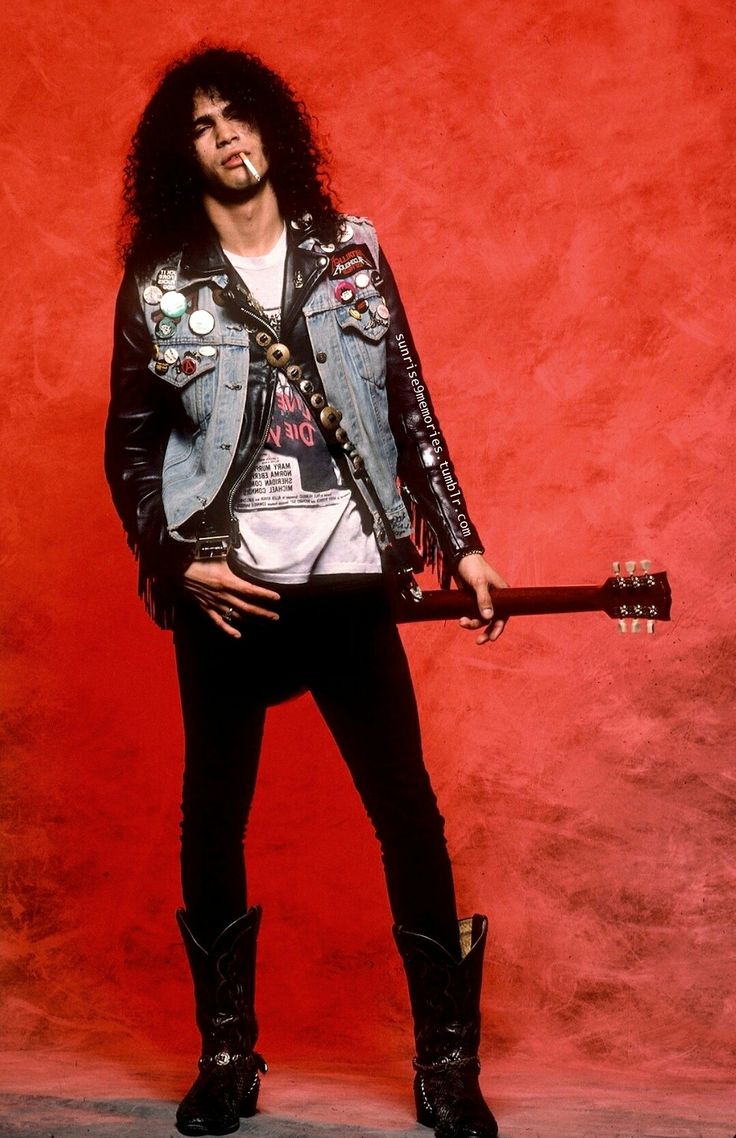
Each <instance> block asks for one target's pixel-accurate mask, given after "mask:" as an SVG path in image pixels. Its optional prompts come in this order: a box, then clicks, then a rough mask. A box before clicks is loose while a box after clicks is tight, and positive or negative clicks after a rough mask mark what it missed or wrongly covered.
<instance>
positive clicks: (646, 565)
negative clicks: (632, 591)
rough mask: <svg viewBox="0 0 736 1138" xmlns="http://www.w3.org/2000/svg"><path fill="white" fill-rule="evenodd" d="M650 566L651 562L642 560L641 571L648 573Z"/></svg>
mask: <svg viewBox="0 0 736 1138" xmlns="http://www.w3.org/2000/svg"><path fill="white" fill-rule="evenodd" d="M651 567H652V563H651V561H642V562H641V571H642V573H648V572H649V570H650V569H651Z"/></svg>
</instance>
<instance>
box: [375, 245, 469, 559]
mask: <svg viewBox="0 0 736 1138" xmlns="http://www.w3.org/2000/svg"><path fill="white" fill-rule="evenodd" d="M379 272H380V274H381V276H382V277H383V282H382V284H381V285H380V289H381V292H382V293H383V296H384V299H385V302H386V304H387V306H388V308H389V312H390V318H391V322H390V330H389V334H388V343H387V348H386V352H387V358H386V385H387V392H388V400H389V418H390V424H391V431H392V434H393V436H394V439H395V440H396V446H397V449H398V452H399V459H398V476H399V480H400V482H401V483H402V486H403V487H404V490H405V491H407V490H408V495H409V498H410V506H411V507H412V511H413V512H414V513H415V514H418V515H419V516H420V517H421V519H422V520H423V522H424V523H426V524H427V525H428V526H429V527H430V529H431V531H432V533H433V534H434V537H435V538H436V540H437V542H438V543H439V547H440V549H441V551H442V556H443V560H444V562H445V573H444V574H443V576H445V577H446V576H448V570H449V571H450V572H451V571H453V570H454V569H455V566H456V565H457V563H458V561H459V560H460V558H461V557H464V556H465V555H466V554H468V553H471V552H473V553H482V552H483V551H484V546H483V543H482V542H481V540H480V535H479V533H478V531H477V529H476V528H475V526H474V525H473V523H472V522H471V521H470V518H469V516H468V510H467V506H466V504H465V497H464V495H463V493H462V490H461V488H460V483H459V480H458V477H457V475H456V474H455V469H454V466H453V463H452V458H451V456H450V452H449V448H448V446H447V442H446V440H445V437H444V435H443V434H442V430H441V428H440V424H439V420H438V419H437V415H436V413H435V410H434V407H433V405H432V400H431V397H430V394H429V391H428V389H427V384H426V382H425V380H424V377H423V374H422V367H421V363H420V360H419V355H418V353H417V349H416V346H415V344H414V340H413V337H412V334H411V329H410V328H409V322H408V320H407V318H406V313H405V311H404V306H403V304H402V302H401V297H400V296H399V291H398V288H397V286H396V281H395V279H394V276H393V273H392V272H391V268H390V266H389V264H388V262H387V261H386V258H385V256H384V254H383V252H382V251H381V253H380V260H379ZM417 528H419V527H417V525H416V523H415V530H416V529H417ZM419 544H420V545H422V544H423V543H422V541H421V538H420V541H419ZM425 544H426V543H425Z"/></svg>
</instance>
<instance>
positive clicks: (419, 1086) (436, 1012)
mask: <svg viewBox="0 0 736 1138" xmlns="http://www.w3.org/2000/svg"><path fill="white" fill-rule="evenodd" d="M487 934H488V920H487V918H486V917H481V916H479V915H478V914H477V913H476V915H475V916H474V917H472V918H467V919H466V920H462V921H460V945H461V959H460V961H459V962H458V961H457V960H455V959H454V958H453V957H452V956H451V954H450V953H449V952H448V951H447V949H446V948H444V947H443V946H442V945H441V944H439V943H438V942H437V941H435V940H432V939H431V938H430V937H428V936H423V935H422V934H421V933H412V932H409V931H408V930H407V929H405V928H401V927H399V926H396V927H395V928H394V937H395V940H396V945H397V947H398V949H399V953H400V954H401V958H402V960H403V963H404V968H405V970H406V979H407V984H408V987H409V1001H410V1003H411V1010H412V1016H413V1018H414V1037H415V1041H416V1049H417V1053H416V1057H415V1059H414V1071H415V1075H414V1099H415V1102H416V1109H417V1121H418V1122H421V1123H422V1124H423V1125H424V1126H433V1127H434V1129H435V1133H436V1135H437V1138H496V1136H497V1135H498V1126H497V1125H496V1120H495V1118H494V1117H493V1115H492V1114H491V1112H490V1110H489V1109H488V1107H487V1106H486V1103H485V1101H484V1099H483V1095H482V1094H481V1091H480V1087H479V1086H478V1075H479V1073H480V1063H479V1061H478V1047H479V1044H480V989H481V980H482V975H483V950H484V948H485V943H486V937H487Z"/></svg>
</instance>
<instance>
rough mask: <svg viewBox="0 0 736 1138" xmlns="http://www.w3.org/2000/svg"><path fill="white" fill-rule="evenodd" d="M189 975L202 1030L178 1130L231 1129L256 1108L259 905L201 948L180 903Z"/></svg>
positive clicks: (208, 1131)
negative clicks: (195, 1069) (196, 1068)
mask: <svg viewBox="0 0 736 1138" xmlns="http://www.w3.org/2000/svg"><path fill="white" fill-rule="evenodd" d="M176 919H177V921H178V924H179V929H180V931H181V935H182V938H183V940H184V947H185V949H186V953H187V958H188V960H189V967H190V969H191V972H192V980H193V981H194V1000H195V1005H196V1017H197V1027H198V1028H199V1031H200V1034H201V1036H202V1054H201V1057H200V1060H199V1074H198V1075H197V1079H196V1081H195V1082H194V1084H193V1085H192V1087H191V1088H190V1090H189V1091H188V1092H187V1094H186V1095H185V1097H184V1098H183V1100H182V1102H181V1103H180V1105H179V1109H178V1110H177V1112H176V1128H177V1130H178V1131H179V1132H180V1133H181V1134H232V1132H233V1131H234V1130H237V1129H238V1128H239V1126H240V1119H241V1118H247V1117H248V1116H249V1115H251V1114H255V1111H256V1101H257V1099H258V1088H259V1084H260V1076H259V1072H264V1073H265V1071H266V1064H265V1062H264V1060H263V1058H262V1056H260V1055H259V1054H258V1053H257V1052H255V1051H254V1050H253V1048H254V1047H255V1044H256V1039H257V1038H258V1024H257V1022H256V1014H255V1010H254V1007H253V1001H254V995H255V971H256V938H257V936H258V927H259V925H260V923H261V909H260V908H252V909H249V910H248V912H247V913H245V914H244V915H243V916H242V917H238V919H237V920H236V921H233V922H232V923H231V924H229V925H228V926H227V927H226V928H225V929H223V930H222V932H221V933H220V934H219V935H218V936H217V937H216V938H215V941H214V943H213V944H212V946H211V948H209V949H205V948H203V947H202V945H201V944H200V943H199V942H198V941H197V940H196V939H195V937H194V935H193V933H192V931H191V929H190V928H189V925H188V924H187V919H186V914H185V912H184V910H183V909H179V910H178V911H177V914H176Z"/></svg>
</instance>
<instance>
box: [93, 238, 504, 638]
mask: <svg viewBox="0 0 736 1138" xmlns="http://www.w3.org/2000/svg"><path fill="white" fill-rule="evenodd" d="M356 220H360V219H356ZM309 236H310V234H309V228H308V226H307V227H306V229H305V227H304V226H303V225H301V226H300V228H299V230H295V229H294V228H291V227H289V241H288V247H287V264H286V272H285V283H284V297H283V304H282V327H281V335H280V338H281V340H282V341H283V342H285V343H287V344H288V345H289V347H290V349H291V352H292V357H293V358H294V359H295V360H297V361H298V362H299V364H300V366H301V367H302V371H303V373H304V375H305V377H307V378H311V379H313V380H314V382H315V383H316V384H317V385H318V386H319V383H320V368H319V367H318V366H317V364H316V362H315V358H314V353H313V349H312V343H311V341H310V337H309V334H308V331H307V323H306V320H305V317H304V311H303V310H304V307H305V305H306V304H307V301H308V299H309V297H310V296H311V295H312V293H313V292H314V289H315V288H316V286H317V285H318V284H319V283H320V282H321V281H322V280H323V279H324V278H325V275H326V274H327V272H328V271H329V270H328V267H327V265H326V264H325V263H326V262H328V261H329V258H327V257H325V256H323V255H320V252H321V246H319V245H318V244H316V243H315V242H314V241H312V242H310V241H309V240H308V238H309ZM305 238H306V239H307V240H305ZM310 244H311V245H312V246H313V247H312V248H310V247H309V246H310ZM178 269H179V270H180V272H181V274H182V276H183V279H185V280H189V281H192V282H193V284H192V285H191V288H192V289H194V288H195V287H196V288H198V289H199V288H202V287H207V286H209V287H212V288H217V287H220V286H221V284H222V279H223V274H228V275H229V277H230V279H231V280H232V281H234V280H237V277H236V275H234V274H233V271H232V269H231V266H230V265H229V263H228V262H227V260H226V258H225V257H224V255H223V253H222V249H221V247H220V245H219V243H218V241H217V239H216V236H215V234H214V233H213V232H212V231H211V230H208V231H206V232H205V233H203V234H202V235H201V237H200V239H199V240H197V241H196V242H192V243H191V244H189V245H188V246H187V247H186V248H185V249H184V250H183V251H182V254H181V258H180V260H179V261H178ZM156 272H157V269H156V270H154V276H155V273H156ZM214 278H218V280H219V286H218V284H217V283H216V282H215V280H214ZM374 279H375V280H376V282H377V283H376V288H377V289H378V290H380V294H381V299H383V301H384V303H385V305H386V307H387V308H388V310H389V313H390V328H391V335H387V336H386V337H385V343H386V365H385V367H386V380H385V382H386V393H387V408H388V427H389V429H390V432H391V434H392V436H393V439H394V441H395V443H396V449H397V452H398V461H397V469H396V471H395V475H396V478H397V479H398V481H399V484H400V486H401V488H402V492H403V495H404V501H405V503H406V506H407V509H408V511H409V513H410V516H411V521H412V524H413V536H414V540H415V542H416V544H417V546H418V547H419V549H420V551H421V554H422V557H423V558H424V559H425V560H429V561H430V562H431V563H433V564H434V565H435V567H436V568H437V569H438V572H439V575H440V577H441V579H442V583H443V584H447V583H448V582H449V578H450V576H451V574H452V571H453V569H454V567H455V565H456V564H457V561H458V560H459V559H460V557H462V556H464V555H465V554H467V553H469V552H471V551H482V550H483V546H482V544H481V541H480V538H479V536H478V533H477V530H476V529H475V527H474V526H473V525H472V522H470V520H469V518H468V515H467V509H466V508H465V502H464V498H463V496H462V491H461V490H460V486H459V482H458V479H457V476H456V475H455V472H454V468H453V466H452V463H451V460H450V456H449V452H448V449H447V443H446V441H445V439H444V437H443V436H442V434H441V432H440V429H439V423H438V421H437V417H436V414H435V412H434V409H433V407H432V404H431V400H430V396H429V393H428V392H427V390H426V384H425V383H424V380H423V378H422V373H421V365H420V362H419V357H418V354H417V351H416V348H415V345H414V341H413V338H412V335H411V331H410V328H409V325H408V321H407V319H406V314H405V311H404V308H403V305H402V303H401V299H400V297H399V293H398V289H397V287H396V283H395V280H394V277H393V274H392V273H391V270H390V268H389V266H388V264H387V262H386V260H385V258H384V257H383V254H382V252H380V250H379V257H378V264H377V273H375V274H374ZM150 280H151V274H150V273H149V274H147V275H146V277H145V279H144V278H138V277H136V275H135V274H134V273H133V272H131V271H130V270H128V272H126V274H125V277H124V279H123V283H122V286H121V289H120V293H119V296H118V303H117V308H116V316H115V341H114V351H113V360H112V375H111V401H110V409H109V415H108V421H107V429H106V447H105V470H106V474H107V478H108V481H109V484H110V488H111V491H112V496H113V501H114V503H115V506H116V508H117V510H118V513H119V514H120V517H121V519H122V521H123V526H124V529H125V532H126V535H127V538H128V543H129V545H130V546H131V548H132V549H133V550H134V551H135V553H136V555H137V556H138V557H139V560H140V590H139V591H140V592H141V594H142V595H143V596H144V598H145V601H146V606H147V608H148V611H149V612H150V613H151V615H152V616H153V617H154V619H155V620H156V621H157V623H158V624H160V625H161V626H162V627H168V626H169V625H170V622H171V616H172V611H173V602H174V600H175V597H176V582H177V579H178V578H179V577H180V575H181V573H183V571H184V570H185V569H186V567H187V565H188V564H189V563H190V561H191V559H192V557H193V555H194V540H195V539H196V538H197V537H198V536H203V535H204V536H206V535H207V534H208V533H218V532H219V533H222V532H225V533H227V532H229V530H230V527H231V523H232V519H231V518H230V516H229V514H228V510H227V491H228V489H229V488H230V487H231V486H232V484H233V481H234V479H235V477H236V476H237V475H238V473H239V472H242V471H243V469H244V468H246V467H247V466H249V465H250V464H251V463H252V462H253V461H254V460H255V458H256V457H257V454H258V452H259V450H260V446H261V445H262V443H263V439H264V438H265V435H266V433H267V427H268V421H269V417H270V408H271V403H272V399H273V391H274V387H275V370H274V368H272V367H270V366H269V365H268V364H267V362H266V360H265V357H264V354H263V352H262V351H259V350H258V349H257V348H256V345H255V344H252V349H251V353H250V365H249V371H248V376H247V391H246V399H245V409H244V414H243V417H242V421H241V423H240V424H239V425H237V426H236V428H235V429H236V431H238V432H239V433H238V435H237V439H238V441H237V447H236V448H235V450H234V453H233V455H232V462H231V465H230V470H229V471H228V475H227V478H226V480H225V486H224V487H223V489H222V490H221V492H220V493H218V495H217V496H216V497H215V498H214V499H213V500H212V501H210V502H208V503H207V505H206V508H204V509H201V510H199V511H198V512H197V513H195V514H193V515H192V516H191V517H190V518H189V519H188V520H187V522H186V525H184V526H182V527H180V528H179V529H178V530H177V537H176V538H175V537H173V536H172V534H171V533H170V531H169V525H168V522H167V517H166V513H165V509H164V502H163V496H162V471H163V465H164V455H165V452H166V447H167V443H168V441H169V437H170V435H171V433H172V430H173V429H174V426H175V424H176V423H177V422H178V421H180V420H181V417H182V415H183V411H182V405H181V399H180V392H179V391H178V390H177V389H176V388H175V387H172V385H171V384H169V383H164V382H161V381H159V380H158V379H157V377H156V375H155V374H154V373H153V372H152V370H151V367H150V366H149V365H150V363H151V355H152V351H153V352H154V353H156V351H157V350H158V349H160V344H159V345H157V344H156V340H155V338H152V335H151V329H150V322H149V321H147V319H146V306H145V304H144V301H143V299H142V291H143V288H144V287H145V285H146V284H147V283H150ZM296 280H299V282H300V283H299V287H298V288H297V287H295V283H294V282H295V281H296ZM183 291H184V292H186V291H187V290H186V289H184V290H183ZM200 295H201V294H200ZM221 298H222V290H221V287H220V302H221ZM236 315H237V314H236ZM240 318H241V319H242V315H241V317H240ZM356 382H364V381H361V380H356ZM417 390H420V391H421V392H422V394H421V399H420V398H419V396H418V395H417ZM439 455H441V456H442V464H441V465H440V459H439ZM336 457H337V458H338V460H339V461H341V465H342V468H343V472H344V474H345V477H346V480H347V481H348V484H350V483H351V481H352V482H353V485H354V489H355V491H356V499H358V504H359V506H360V507H361V509H362V511H363V515H364V517H369V512H368V511H366V507H365V501H364V498H363V497H362V496H361V494H360V493H358V489H360V488H359V487H356V486H355V480H354V479H353V476H352V469H351V467H350V464H349V463H346V462H345V456H344V455H341V453H340V452H339V451H337V452H336ZM365 457H366V464H367V466H368V470H369V473H370V465H371V463H370V453H368V454H366V456H365ZM373 520H374V522H375V514H374V519H373ZM181 537H183V538H185V539H186V540H184V541H182V540H179V538H181ZM400 538H401V535H400ZM379 544H383V542H382V541H379ZM388 545H389V546H390V547H391V548H390V550H389V553H390V556H389V557H387V559H386V563H387V564H395V563H396V562H397V560H398V561H399V562H403V564H404V565H406V563H407V562H408V561H410V560H411V559H412V556H411V555H412V554H414V557H416V554H415V552H414V550H413V547H410V549H411V553H409V554H408V555H407V546H408V541H407V540H406V539H405V538H403V539H400V540H398V541H397V540H395V539H394V540H391V535H390V534H389V540H388ZM415 567H417V564H416V563H415Z"/></svg>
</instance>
